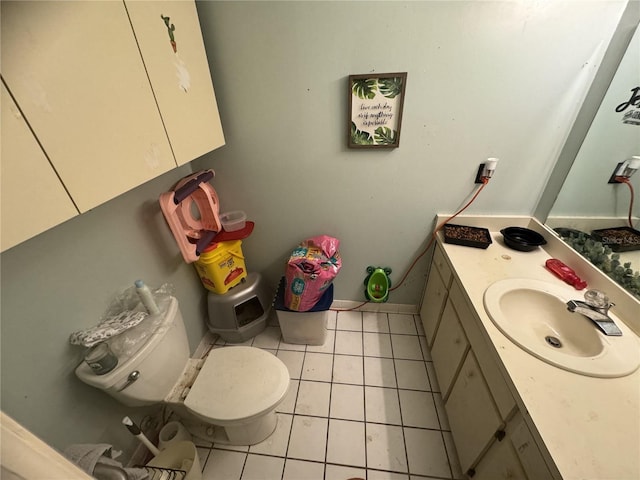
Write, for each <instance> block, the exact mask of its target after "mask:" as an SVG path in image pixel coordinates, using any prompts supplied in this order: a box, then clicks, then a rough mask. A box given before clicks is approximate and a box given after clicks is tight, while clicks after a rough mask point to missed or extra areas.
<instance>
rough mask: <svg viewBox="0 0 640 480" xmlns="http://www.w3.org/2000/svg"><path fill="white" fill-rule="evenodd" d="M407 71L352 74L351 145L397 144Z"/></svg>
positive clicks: (350, 94)
mask: <svg viewBox="0 0 640 480" xmlns="http://www.w3.org/2000/svg"><path fill="white" fill-rule="evenodd" d="M406 85H407V73H406V72H403V73H382V74H380V73H378V74H375V73H370V74H365V75H350V76H349V132H348V139H349V140H348V146H349V148H397V147H398V146H399V145H400V128H401V126H402V107H403V105H404V92H405V87H406Z"/></svg>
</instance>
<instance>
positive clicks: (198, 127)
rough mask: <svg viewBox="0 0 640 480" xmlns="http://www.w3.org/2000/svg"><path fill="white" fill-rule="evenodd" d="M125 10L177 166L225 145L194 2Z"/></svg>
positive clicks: (161, 3) (142, 4)
mask: <svg viewBox="0 0 640 480" xmlns="http://www.w3.org/2000/svg"><path fill="white" fill-rule="evenodd" d="M125 5H126V8H127V11H128V13H129V17H130V18H131V22H132V24H133V27H134V30H135V35H136V39H137V41H138V46H139V47H140V51H141V52H142V58H143V59H144V64H145V66H146V68H147V72H148V74H149V78H150V80H151V86H152V87H153V91H154V93H155V96H156V100H157V102H158V106H159V107H160V112H161V113H162V119H163V121H164V124H165V127H166V129H167V132H168V134H169V140H170V142H171V147H172V148H173V153H174V154H175V158H176V161H177V163H178V165H183V164H185V163H187V162H190V161H191V160H193V159H194V158H197V157H200V156H201V155H203V154H205V153H207V152H210V151H211V150H214V149H216V148H218V147H220V146H222V145H224V135H223V132H222V125H221V123H220V116H219V114H218V108H217V104H216V98H215V93H214V90H213V84H212V82H211V74H210V72H209V64H208V62H207V55H206V52H205V49H204V43H203V40H202V33H201V31H200V23H199V21H198V12H197V11H196V6H195V3H194V2H192V1H145V2H141V1H136V0H134V1H127V2H125ZM174 47H175V51H174Z"/></svg>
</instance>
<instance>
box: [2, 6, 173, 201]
mask: <svg viewBox="0 0 640 480" xmlns="http://www.w3.org/2000/svg"><path fill="white" fill-rule="evenodd" d="M0 5H1V8H2V15H1V17H2V66H1V73H2V77H3V79H4V80H5V82H6V84H7V86H8V87H9V89H10V91H11V92H12V94H13V95H14V97H15V99H16V102H17V103H18V105H19V106H20V108H21V109H22V112H23V113H24V116H25V118H26V120H27V121H28V122H29V124H30V125H31V127H32V129H33V131H34V132H35V134H36V136H37V138H38V140H39V141H40V143H41V145H42V147H43V149H44V151H45V152H46V153H47V155H48V157H49V159H50V160H51V163H52V164H53V165H54V167H55V169H56V170H57V172H58V174H59V176H60V178H61V180H62V182H63V183H64V185H65V186H66V188H67V190H68V191H69V193H70V194H71V196H72V198H73V200H74V201H75V203H76V205H77V206H78V208H79V210H80V211H81V212H85V211H87V210H89V209H91V208H93V207H95V206H97V205H99V204H101V203H104V202H105V201H107V200H109V199H111V198H114V197H115V196H117V195H119V194H121V193H124V192H126V191H127V190H130V189H131V188H133V187H135V186H138V185H140V184H142V183H144V182H146V181H147V180H149V179H151V178H154V177H156V176H158V175H160V174H161V173H164V172H166V171H168V170H170V169H172V168H175V167H176V161H175V159H174V157H173V154H172V152H171V147H170V145H169V141H168V139H167V135H166V132H165V130H164V127H163V124H162V120H161V117H160V113H159V112H158V106H157V105H156V102H155V100H154V97H153V93H152V90H151V88H150V86H149V79H148V77H147V74H146V72H145V68H144V64H143V62H142V59H141V57H140V51H139V50H138V47H137V45H136V40H135V37H134V34H133V31H132V29H131V24H130V22H129V18H128V16H127V12H126V9H125V7H124V5H123V3H121V2H116V1H104V2H93V1H92V2H77V1H69V2H66V1H55V2H31V1H28V2H25V1H15V2H14V1H2V2H1V3H0ZM159 21H161V20H159Z"/></svg>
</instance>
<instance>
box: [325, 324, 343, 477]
mask: <svg viewBox="0 0 640 480" xmlns="http://www.w3.org/2000/svg"><path fill="white" fill-rule="evenodd" d="M338 315H339V312H336V325H335V327H336V330H337V329H338ZM336 330H334V334H333V348H332V352H333V353H332V354H331V383H330V384H329V411H328V412H327V440H326V443H325V446H324V468H323V471H322V472H323V473H322V476H323V478H326V476H327V456H328V455H329V428H330V427H331V396H332V395H333V366H334V364H335V358H336V337H337V335H336V333H335V332H336Z"/></svg>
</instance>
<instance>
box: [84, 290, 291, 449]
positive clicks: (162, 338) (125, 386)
mask: <svg viewBox="0 0 640 480" xmlns="http://www.w3.org/2000/svg"><path fill="white" fill-rule="evenodd" d="M159 307H160V313H159V314H157V315H150V316H149V317H148V318H147V319H145V320H144V322H143V323H142V324H140V326H139V327H141V328H138V327H134V329H137V330H134V329H130V330H132V331H129V330H127V331H126V332H124V333H122V334H121V335H119V336H118V337H122V336H127V335H128V336H130V337H131V339H130V340H131V341H127V338H124V339H123V338H119V339H118V341H117V342H116V341H115V338H114V341H113V342H112V343H111V345H110V346H111V349H112V351H113V352H114V354H116V355H117V356H118V365H117V366H116V368H114V369H113V370H112V371H110V372H108V373H106V374H104V375H96V374H95V373H94V372H93V371H92V370H91V367H89V365H87V364H86V363H85V362H83V363H82V364H80V365H79V366H78V367H77V368H76V375H77V376H78V378H80V380H82V381H83V382H85V383H87V384H89V385H91V386H93V387H96V388H99V389H101V390H104V391H105V392H106V393H108V394H109V395H111V396H112V397H114V398H115V399H117V400H118V401H120V402H121V403H123V404H125V405H128V406H143V405H152V404H155V403H165V404H168V405H169V406H170V407H171V408H172V409H173V410H174V411H175V413H176V414H177V415H178V416H180V417H181V421H182V423H183V424H184V425H185V427H186V428H187V430H189V433H191V434H192V435H194V436H196V437H199V438H202V439H205V440H208V441H212V442H216V443H226V444H231V445H253V444H256V443H259V442H261V441H263V440H265V439H266V438H267V437H268V436H269V435H271V433H273V431H274V430H275V428H276V424H277V417H276V414H275V409H276V407H277V406H278V405H279V404H280V402H282V400H284V397H285V395H286V394H287V391H288V388H289V382H290V379H289V372H288V370H287V367H286V366H285V364H284V363H282V361H281V360H280V359H279V358H277V357H276V356H275V355H272V354H271V353H268V352H266V351H264V350H261V349H259V348H254V347H246V346H228V347H222V348H215V349H212V350H211V351H210V352H209V354H208V355H207V356H206V357H205V358H204V359H191V358H189V344H188V340H187V334H186V330H185V327H184V322H183V318H182V314H181V313H180V310H179V308H178V301H177V300H176V299H175V298H173V297H170V298H169V299H167V300H166V301H164V302H163V303H161V304H160V305H159ZM144 329H147V331H146V332H144ZM140 338H143V340H139V339H140ZM136 339H138V341H137V342H136V341H135V340H136ZM122 345H125V347H122Z"/></svg>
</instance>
